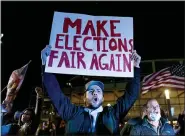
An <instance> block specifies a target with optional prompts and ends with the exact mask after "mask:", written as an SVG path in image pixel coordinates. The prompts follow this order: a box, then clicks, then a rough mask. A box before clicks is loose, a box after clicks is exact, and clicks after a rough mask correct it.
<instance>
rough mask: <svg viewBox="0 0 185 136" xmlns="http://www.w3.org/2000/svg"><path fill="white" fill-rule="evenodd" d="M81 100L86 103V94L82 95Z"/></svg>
mask: <svg viewBox="0 0 185 136" xmlns="http://www.w3.org/2000/svg"><path fill="white" fill-rule="evenodd" d="M83 99H84V102H86V92H85V93H84V97H83Z"/></svg>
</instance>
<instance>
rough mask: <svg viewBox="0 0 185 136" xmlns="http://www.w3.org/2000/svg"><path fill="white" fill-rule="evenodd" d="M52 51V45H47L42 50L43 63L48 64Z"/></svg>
mask: <svg viewBox="0 0 185 136" xmlns="http://www.w3.org/2000/svg"><path fill="white" fill-rule="evenodd" d="M50 53H51V45H46V47H45V48H44V49H43V50H42V51H41V60H42V65H45V64H46V59H47V57H48V56H49V55H50Z"/></svg>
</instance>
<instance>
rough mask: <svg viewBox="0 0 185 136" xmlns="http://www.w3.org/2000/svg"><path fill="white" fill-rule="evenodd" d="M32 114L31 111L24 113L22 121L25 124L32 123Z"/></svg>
mask: <svg viewBox="0 0 185 136" xmlns="http://www.w3.org/2000/svg"><path fill="white" fill-rule="evenodd" d="M31 114H32V112H31V111H29V110H25V111H24V112H23V114H22V116H21V121H22V122H23V123H28V122H30V121H31Z"/></svg>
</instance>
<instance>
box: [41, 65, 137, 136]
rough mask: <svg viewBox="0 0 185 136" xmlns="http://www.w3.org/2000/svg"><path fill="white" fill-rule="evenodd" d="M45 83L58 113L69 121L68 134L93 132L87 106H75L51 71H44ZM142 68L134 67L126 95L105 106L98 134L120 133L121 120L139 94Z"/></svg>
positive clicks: (97, 126) (101, 113) (98, 123)
mask: <svg viewBox="0 0 185 136" xmlns="http://www.w3.org/2000/svg"><path fill="white" fill-rule="evenodd" d="M44 85H45V87H46V90H47V92H48V95H49V97H50V98H51V100H52V102H53V104H54V106H55V108H56V109H57V111H58V114H59V115H60V116H61V118H62V119H63V120H65V121H66V122H67V125H66V134H78V135H79V134H91V133H92V117H91V116H90V114H89V112H87V111H86V110H85V107H82V106H75V105H74V104H72V103H71V102H70V99H69V98H68V97H66V96H65V95H64V94H63V93H62V91H61V89H60V87H59V83H58V81H57V79H56V77H55V76H54V75H53V74H51V73H44ZM139 90H140V69H139V68H135V69H134V78H131V80H130V82H129V83H128V84H127V86H126V91H125V93H124V95H123V96H122V97H120V98H118V100H117V102H116V104H115V105H114V106H111V107H107V106H106V107H104V108H103V111H102V112H100V113H99V114H98V116H97V121H96V135H119V122H120V120H121V119H122V118H123V117H125V116H126V114H127V113H128V111H129V110H130V108H131V107H132V105H133V104H134V102H135V101H136V100H137V98H138V96H139Z"/></svg>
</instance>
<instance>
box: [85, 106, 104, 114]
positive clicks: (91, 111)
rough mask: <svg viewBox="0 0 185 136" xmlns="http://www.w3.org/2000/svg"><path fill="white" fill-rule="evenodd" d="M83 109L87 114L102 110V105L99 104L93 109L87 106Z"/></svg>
mask: <svg viewBox="0 0 185 136" xmlns="http://www.w3.org/2000/svg"><path fill="white" fill-rule="evenodd" d="M84 111H85V112H88V113H89V114H96V113H99V112H102V111H103V107H102V106H100V107H99V108H97V109H95V110H93V109H89V108H84Z"/></svg>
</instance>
